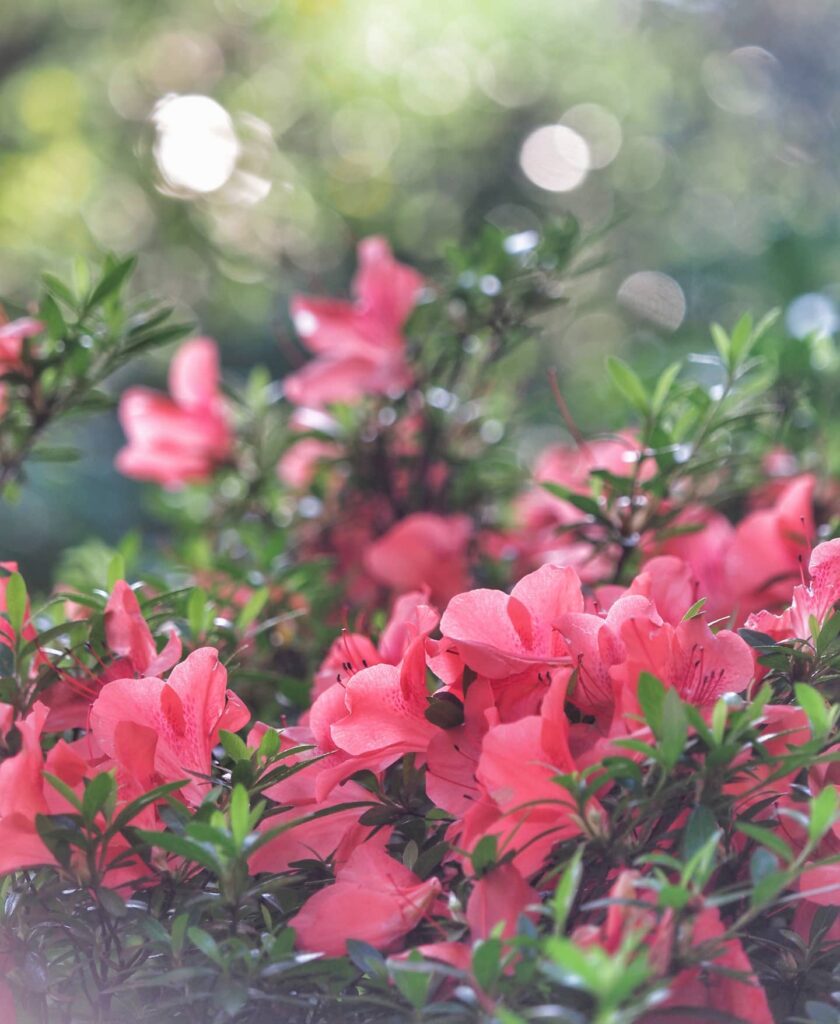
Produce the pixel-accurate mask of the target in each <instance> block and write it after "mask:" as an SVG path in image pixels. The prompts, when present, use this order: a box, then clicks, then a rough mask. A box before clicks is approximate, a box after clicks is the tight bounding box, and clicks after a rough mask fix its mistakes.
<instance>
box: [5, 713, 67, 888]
mask: <svg viewBox="0 0 840 1024" xmlns="http://www.w3.org/2000/svg"><path fill="white" fill-rule="evenodd" d="M46 717H47V709H46V707H45V706H44V705H43V704H41V703H36V704H35V706H34V708H33V709H32V711H31V712H30V713H29V714H28V715H27V716H26V718H24V719H20V720H18V721H17V723H16V726H17V730H18V732H19V734H20V750H19V751H18V752H17V753H16V754H15V755H14V756H13V757H7V758H6V759H5V760H4V761H2V762H0V875H4V874H7V873H8V872H10V871H18V870H19V869H20V868H27V867H35V866H37V865H39V864H52V863H54V858H53V855H52V854H51V853H50V852H49V850H48V849H47V847H46V846H45V845H44V842H43V840H42V839H41V837H40V836H39V835H38V830H37V829H36V827H35V817H36V815H38V814H47V813H48V812H49V807H48V806H47V800H46V797H45V795H44V778H43V771H44V755H43V753H42V752H41V731H42V729H43V728H44V722H45V721H46ZM3 718H4V719H5V721H6V722H7V723H8V724H10V723H11V717H10V716H9V715H4V716H3Z"/></svg>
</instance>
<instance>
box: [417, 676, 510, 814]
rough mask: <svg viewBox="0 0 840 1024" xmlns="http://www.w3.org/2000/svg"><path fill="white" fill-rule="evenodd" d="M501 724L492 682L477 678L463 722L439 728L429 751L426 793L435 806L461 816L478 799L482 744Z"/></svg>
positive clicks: (465, 706) (473, 684) (466, 702)
mask: <svg viewBox="0 0 840 1024" xmlns="http://www.w3.org/2000/svg"><path fill="white" fill-rule="evenodd" d="M498 724H499V713H498V711H497V710H496V706H495V703H494V700H493V690H492V685H491V683H490V681H489V680H487V679H481V678H479V679H476V680H475V681H474V682H473V683H472V684H471V685H470V687H469V689H468V690H467V694H466V697H465V699H464V723H463V725H459V726H457V727H455V728H453V729H439V730H438V731H437V733H435V735H433V736H432V739H431V742H430V743H429V746H428V749H427V752H426V756H427V759H428V764H427V773H426V793H427V794H428V796H429V799H430V800H431V801H432V802H433V803H434V804H435V806H436V807H441V808H443V810H445V811H448V812H449V813H450V814H454V815H456V816H457V817H461V816H462V815H464V814H465V813H466V812H467V811H468V810H469V809H470V807H471V806H472V804H473V803H474V802H475V801H476V800H477V799H479V797H480V795H481V792H480V789H479V785H478V781H477V779H476V777H475V773H476V769H477V768H478V759H479V757H480V755H481V744H482V741H483V739H484V736H485V734H486V733H487V731H488V729H490V728H492V727H493V726H494V725H498Z"/></svg>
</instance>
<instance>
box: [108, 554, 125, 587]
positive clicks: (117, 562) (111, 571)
mask: <svg viewBox="0 0 840 1024" xmlns="http://www.w3.org/2000/svg"><path fill="white" fill-rule="evenodd" d="M124 579H125V559H124V558H123V556H122V555H121V554H120V553H119V552H117V553H116V554H115V555H114V557H113V558H112V559H111V561H110V562H109V563H108V590H109V591H111V590H113V589H114V586H115V585H116V583H117V582H118V581H119V580H124Z"/></svg>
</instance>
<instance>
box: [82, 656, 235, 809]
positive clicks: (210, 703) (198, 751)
mask: <svg viewBox="0 0 840 1024" xmlns="http://www.w3.org/2000/svg"><path fill="white" fill-rule="evenodd" d="M248 718H249V713H248V711H247V709H246V708H245V706H244V704H242V702H241V701H240V700H239V698H238V697H236V696H235V695H234V694H232V693H231V692H230V691H229V690H227V671H226V670H225V668H224V666H223V665H222V664H221V662H220V661H219V655H218V652H217V651H215V650H214V649H213V648H212V647H202V648H199V650H197V651H193V653H192V654H190V655H189V657H187V658H186V660H185V661H183V662H181V664H180V665H177V666H176V667H175V668H174V669H173V670H172V672H171V673H170V675H169V679H168V681H166V682H164V681H163V680H162V679H157V678H154V677H149V678H143V679H117V680H115V681H114V682H110V683H107V684H106V685H105V686H104V687H103V688H102V691H101V693H100V694H99V696H98V697H97V698H96V700H95V702H94V704H93V707H92V708H91V711H90V724H91V730H92V732H93V736H94V738H95V740H96V743H97V744H98V745H99V746H100V747H101V748H102V750H103V751H104V752H105V754H107V755H108V756H109V757H111V758H113V759H114V760H115V761H117V762H119V763H120V764H122V765H123V766H124V767H125V768H127V769H128V770H129V774H132V775H134V776H135V777H137V778H138V779H140V778H142V782H143V784H148V783H150V782H151V785H159V784H161V783H163V782H174V781H176V780H179V779H187V780H189V781H188V783H187V785H186V786H184V788H183V789H182V790H181V793H182V794H183V796H184V798H185V799H186V800H187V802H188V803H191V804H199V803H200V802H201V800H202V798H203V796H204V794H205V793H206V792H207V789H208V788H209V783H208V782H206V781H204V778H203V777H204V776H207V775H209V773H210V768H211V755H212V751H213V747H215V746H216V744H217V743H218V741H219V730H220V729H228V730H230V731H232V732H235V731H236V730H237V729H240V728H242V726H243V725H244V724H245V723H246V722H247V721H248Z"/></svg>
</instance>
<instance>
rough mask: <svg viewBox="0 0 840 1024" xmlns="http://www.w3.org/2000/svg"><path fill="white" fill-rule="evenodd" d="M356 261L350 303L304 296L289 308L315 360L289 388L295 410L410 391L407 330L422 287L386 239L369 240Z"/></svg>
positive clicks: (293, 376) (290, 381)
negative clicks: (393, 252)
mask: <svg viewBox="0 0 840 1024" xmlns="http://www.w3.org/2000/svg"><path fill="white" fill-rule="evenodd" d="M358 257H359V270H358V273H357V274H356V277H355V278H354V280H353V294H354V300H353V301H352V302H346V301H340V300H336V299H318V298H307V297H304V296H299V297H298V298H296V299H294V301H293V303H292V315H293V317H294V321H295V326H296V327H297V330H298V334H299V335H300V337H301V339H302V341H303V343H304V345H306V347H307V348H308V349H309V350H310V352H312V353H313V354H314V355H315V359H313V360H312V361H311V362H310V363H308V364H307V365H306V366H304V367H303V369H302V370H299V371H298V372H297V373H293V374H291V375H290V376H288V377H287V378H286V379H285V381H284V385H283V386H284V390H285V393H286V396H287V397H288V399H289V401H291V402H294V403H295V405H307V406H312V407H314V408H320V407H322V406H325V405H329V404H330V403H332V402H350V401H353V400H354V399H357V398H360V397H363V396H364V395H381V394H388V393H391V392H395V391H400V390H403V389H405V388H406V387H408V385H409V384H410V383H411V371H410V369H409V367H408V364H407V363H406V358H405V339H404V338H403V334H402V329H403V325H404V324H405V322H406V320H407V319H408V317H409V314H410V313H411V311H412V309H413V308H414V305H415V303H416V301H417V296H418V294H419V292H420V289H421V288H422V286H423V279H422V277H421V276H420V275H419V274H418V273H417V271H416V270H414V269H412V268H411V267H408V266H405V265H404V264H402V263H399V262H398V261H397V260H395V259H394V257H393V254H392V253H391V249H390V247H389V245H388V243H387V242H386V241H385V239H384V238H378V237H373V238H366V239H364V241H362V242H360V243H359V247H358Z"/></svg>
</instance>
